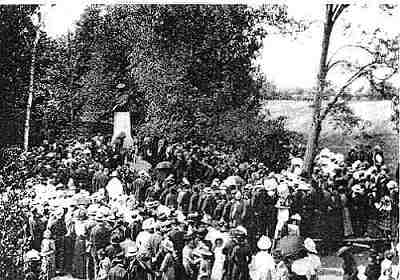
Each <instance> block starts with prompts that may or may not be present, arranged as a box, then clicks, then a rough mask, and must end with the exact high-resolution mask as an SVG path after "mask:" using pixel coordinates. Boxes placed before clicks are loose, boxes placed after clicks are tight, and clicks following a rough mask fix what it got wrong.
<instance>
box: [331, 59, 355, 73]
mask: <svg viewBox="0 0 400 280" xmlns="http://www.w3.org/2000/svg"><path fill="white" fill-rule="evenodd" d="M341 63H347V64H349V63H350V62H349V61H347V60H345V59H340V60H337V61H335V62H333V63H331V64H328V66H327V70H326V72H327V73H328V72H329V70H331V69H332V68H333V67H334V66H335V65H338V64H341Z"/></svg>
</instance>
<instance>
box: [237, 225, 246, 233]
mask: <svg viewBox="0 0 400 280" xmlns="http://www.w3.org/2000/svg"><path fill="white" fill-rule="evenodd" d="M236 230H238V231H241V232H243V233H244V234H245V235H247V229H245V228H244V227H243V226H237V227H236Z"/></svg>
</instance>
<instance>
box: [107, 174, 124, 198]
mask: <svg viewBox="0 0 400 280" xmlns="http://www.w3.org/2000/svg"><path fill="white" fill-rule="evenodd" d="M106 190H107V192H108V196H109V197H110V200H113V199H117V198H118V197H120V196H122V195H123V194H124V187H123V186H122V183H121V181H120V180H119V179H118V178H116V177H114V178H112V179H111V180H110V181H109V182H108V184H107V186H106Z"/></svg>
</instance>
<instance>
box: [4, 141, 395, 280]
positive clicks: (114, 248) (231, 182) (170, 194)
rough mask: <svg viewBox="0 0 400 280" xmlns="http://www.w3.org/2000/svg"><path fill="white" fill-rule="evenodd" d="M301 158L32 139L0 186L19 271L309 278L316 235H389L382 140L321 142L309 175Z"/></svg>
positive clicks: (330, 240)
mask: <svg viewBox="0 0 400 280" xmlns="http://www.w3.org/2000/svg"><path fill="white" fill-rule="evenodd" d="M302 165H303V162H302V160H301V159H300V158H296V157H293V158H292V159H291V161H290V162H288V168H287V169H286V170H283V171H282V172H280V173H274V172H272V171H271V170H269V168H268V167H267V166H265V165H264V164H263V163H261V162H258V161H257V160H249V161H246V162H242V161H241V159H240V157H239V156H238V155H237V154H236V153H235V151H234V150H230V149H228V148H226V147H224V148H221V147H217V146H215V145H212V144H207V143H200V144H194V143H191V142H186V143H174V144H168V143H167V141H165V140H164V139H161V140H158V141H156V143H154V140H152V139H151V138H144V139H143V141H141V143H139V141H134V143H133V146H132V147H130V148H129V149H127V148H126V147H125V145H124V138H123V137H121V138H117V139H116V140H114V141H110V139H107V138H105V137H103V136H101V135H96V136H94V137H93V138H91V139H80V140H76V139H74V140H69V141H63V142H56V143H48V142H46V141H45V142H44V143H43V144H42V145H40V146H38V147H34V148H32V149H31V151H30V152H27V153H24V154H22V155H21V156H20V157H18V159H17V160H16V161H14V162H13V163H12V164H10V165H8V166H6V167H4V168H3V170H2V172H1V174H0V190H2V192H3V193H7V191H9V190H16V189H18V190H20V191H23V192H24V197H25V199H22V200H21V201H20V204H21V205H22V206H23V207H24V208H23V209H24V210H23V211H24V213H23V214H24V215H23V217H22V218H21V219H23V221H22V223H23V224H24V226H23V227H22V228H21V231H20V233H19V234H21V236H23V239H24V244H25V245H26V249H25V254H24V265H25V278H26V279H43V280H50V279H52V278H53V277H54V276H56V275H58V274H63V273H71V274H72V276H73V277H75V278H78V279H96V280H97V279H99V280H101V279H110V280H117V279H118V280H119V279H130V280H136V279H137V280H139V279H152V280H153V279H154V280H157V279H163V280H164V279H165V280H166V279H171V280H172V279H188V280H191V279H198V280H207V279H213V280H222V279H226V280H228V279H235V280H247V279H250V277H251V278H252V279H255V280H261V279H268V280H269V279H282V280H284V279H308V280H309V279H315V278H316V277H317V274H318V271H319V269H320V266H321V263H320V260H319V257H318V251H317V246H316V244H315V241H317V240H318V241H320V242H318V244H319V250H328V249H332V248H335V247H336V246H338V245H340V242H341V240H343V238H348V237H382V238H388V239H393V238H394V239H396V238H398V236H397V232H398V223H397V221H398V214H399V213H398V185H397V183H396V181H395V180H394V179H393V177H390V175H391V174H390V171H389V170H388V168H387V166H386V165H385V162H384V155H383V152H382V149H381V148H380V147H379V146H377V147H374V148H373V149H368V150H366V149H365V147H363V148H360V147H354V148H352V149H351V150H350V151H349V152H348V154H347V155H346V156H344V155H342V154H339V153H333V152H331V151H329V150H328V149H323V150H322V151H320V153H319V154H318V156H317V157H316V159H315V167H314V169H313V173H312V176H311V179H308V180H306V179H305V178H303V176H302ZM3 196H4V195H3ZM3 199H4V197H3ZM393 253H395V252H392V254H393ZM341 255H347V254H346V253H341ZM387 255H388V256H389V252H388V253H387ZM392 257H393V256H392ZM392 257H391V258H392ZM387 259H390V258H389V257H388V258H387ZM385 260H386V259H385ZM345 263H346V262H345ZM347 263H348V262H347ZM391 264H392V262H390V265H388V261H386V262H382V267H383V266H385V267H386V268H385V269H380V270H379V275H380V276H381V277H385V276H387V275H389V274H388V272H387V271H389V270H388V269H387V267H388V266H389V267H391ZM379 266H381V263H379ZM345 270H346V269H345ZM391 273H392V271H391V270H390V274H391ZM381 274H382V275H381ZM349 279H355V278H349ZM370 279H375V278H370ZM382 279H385V278H382ZM388 279H389V278H388Z"/></svg>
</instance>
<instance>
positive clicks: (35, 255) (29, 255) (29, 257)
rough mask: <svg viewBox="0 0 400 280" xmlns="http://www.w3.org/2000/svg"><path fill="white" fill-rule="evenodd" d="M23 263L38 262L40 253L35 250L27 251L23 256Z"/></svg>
mask: <svg viewBox="0 0 400 280" xmlns="http://www.w3.org/2000/svg"><path fill="white" fill-rule="evenodd" d="M25 261H26V262H29V261H40V253H39V252H38V251H36V250H35V249H32V250H29V251H28V252H26V254H25Z"/></svg>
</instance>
